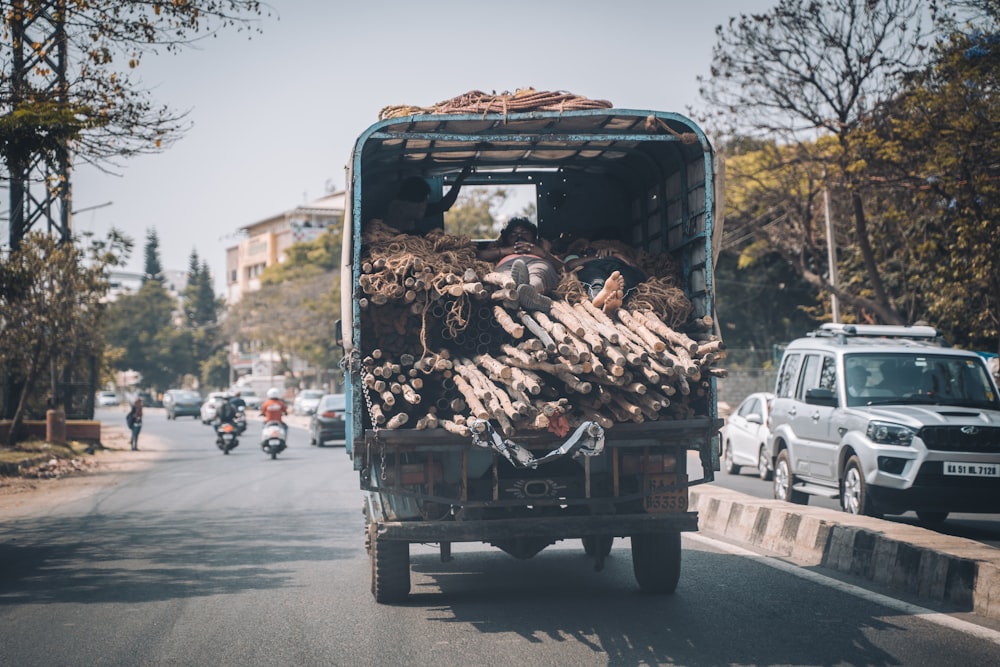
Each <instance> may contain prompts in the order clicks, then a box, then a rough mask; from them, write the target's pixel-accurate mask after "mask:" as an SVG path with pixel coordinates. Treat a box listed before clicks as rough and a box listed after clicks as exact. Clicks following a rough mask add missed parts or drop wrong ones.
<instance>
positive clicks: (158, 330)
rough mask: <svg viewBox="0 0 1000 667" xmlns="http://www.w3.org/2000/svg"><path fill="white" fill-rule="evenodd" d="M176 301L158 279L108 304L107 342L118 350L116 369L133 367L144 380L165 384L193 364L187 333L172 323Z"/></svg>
mask: <svg viewBox="0 0 1000 667" xmlns="http://www.w3.org/2000/svg"><path fill="white" fill-rule="evenodd" d="M176 306H177V302H176V301H175V300H174V298H173V297H172V296H170V294H169V293H168V292H167V290H166V289H165V288H164V287H163V285H162V284H161V283H160V282H159V281H158V280H149V281H147V282H145V283H144V284H143V285H142V287H140V288H139V291H137V292H136V293H134V294H123V295H121V296H119V297H118V299H117V300H115V301H114V302H112V303H111V304H109V306H108V312H107V317H106V320H105V329H104V331H105V336H106V338H107V340H108V343H109V344H110V345H112V346H114V347H116V348H118V349H120V350H121V355H120V356H119V358H118V359H117V361H116V362H115V365H114V367H115V368H116V369H117V370H121V371H125V370H135V371H138V372H139V373H141V374H142V378H143V384H145V385H146V386H155V387H161V388H167V387H169V386H172V385H173V384H174V383H175V382H176V380H177V379H178V378H179V377H180V376H182V375H183V374H184V373H186V372H189V369H190V368H191V367H192V364H193V360H192V359H191V353H190V349H191V344H190V334H189V333H188V332H185V331H184V330H183V329H181V328H179V327H177V326H176V325H175V324H174V320H173V316H174V309H175V308H176Z"/></svg>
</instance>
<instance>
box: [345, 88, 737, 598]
mask: <svg viewBox="0 0 1000 667" xmlns="http://www.w3.org/2000/svg"><path fill="white" fill-rule="evenodd" d="M532 99H535V100H536V102H534V103H532ZM387 109H390V108H387ZM463 170H464V171H466V172H469V171H470V170H471V173H468V174H467V179H466V180H465V183H464V187H466V188H469V187H477V186H481V187H487V186H489V187H513V186H518V187H520V188H522V189H523V186H529V187H530V189H531V190H530V191H531V192H532V193H533V203H534V208H535V211H536V218H537V220H536V222H537V227H538V230H539V232H540V234H541V235H542V236H543V237H545V238H548V239H560V238H561V239H571V238H581V237H582V238H594V237H597V236H599V235H600V234H606V233H607V229H609V228H613V229H614V230H615V232H616V234H617V235H618V238H619V240H620V241H622V242H624V243H625V244H626V245H628V246H629V247H630V248H633V249H634V250H635V251H636V252H638V253H641V256H642V257H643V258H644V259H645V260H646V261H647V264H646V266H647V267H652V268H649V269H648V271H647V272H648V273H657V272H660V271H662V272H665V273H670V274H671V275H670V276H669V278H663V277H662V276H661V277H660V278H662V279H661V280H660V282H658V283H656V284H657V285H659V286H660V287H659V288H658V289H663V290H667V291H671V294H673V296H674V297H675V299H678V300H679V301H680V302H681V304H682V305H681V306H678V307H677V309H676V311H671V312H673V313H674V314H673V315H672V319H671V320H670V321H669V322H667V321H664V319H663V318H662V317H654V316H652V315H653V313H652V311H655V310H656V308H655V307H653V308H650V307H648V306H647V307H646V308H645V309H643V308H641V307H638V308H635V309H633V310H632V311H630V310H629V308H628V307H625V306H623V307H622V308H620V309H619V310H618V313H617V314H613V316H612V317H611V318H610V319H611V320H612V321H610V322H609V321H608V320H604V321H601V320H602V318H601V317H600V315H599V314H598V313H596V312H594V311H595V309H594V308H592V307H590V304H589V302H588V301H587V300H586V299H585V298H584V299H580V300H579V301H577V302H575V303H572V304H571V303H570V302H569V300H568V297H566V301H563V300H562V299H560V298H559V297H558V296H556V297H554V303H553V307H552V310H551V311H550V312H549V313H548V314H545V313H541V314H539V313H532V312H528V311H526V310H525V309H524V308H521V307H519V303H518V301H517V299H516V293H515V294H514V298H513V299H512V298H511V295H510V287H511V285H510V284H509V283H506V282H504V281H505V278H503V277H502V276H501V277H499V278H498V275H497V272H495V271H491V270H490V267H489V266H488V265H487V266H484V265H483V264H482V263H479V262H477V261H476V259H475V258H476V256H477V255H476V254H475V251H476V250H477V249H478V248H480V247H482V246H483V244H484V243H486V242H488V241H489V240H490V239H470V238H467V237H464V236H462V235H460V234H449V233H448V232H447V231H445V230H443V229H441V226H442V224H443V223H442V217H441V215H440V214H437V218H436V220H435V221H434V225H432V229H431V230H430V231H428V232H426V233H422V234H420V235H415V234H406V233H402V232H400V231H399V230H397V229H393V228H392V227H388V226H386V224H385V222H384V220H383V216H384V212H385V210H386V207H387V202H388V201H389V200H391V199H392V198H393V196H394V191H395V188H396V187H397V185H398V184H399V183H400V182H402V181H403V180H404V179H407V178H411V177H413V176H417V177H420V178H422V179H424V180H425V181H426V182H427V184H428V185H429V187H430V189H431V191H432V193H433V194H432V197H431V199H434V198H435V197H440V196H441V193H442V192H444V191H445V188H447V187H448V186H450V185H452V184H453V183H454V182H455V180H456V179H457V178H459V174H460V173H462V172H463ZM346 171H347V178H346V180H347V187H346V189H347V197H346V202H347V203H346V211H345V217H344V225H343V245H342V258H341V259H342V261H341V271H342V273H341V307H342V313H341V317H342V320H341V322H340V323H339V324H338V331H337V336H338V339H339V340H340V342H341V344H342V346H343V351H344V362H343V367H344V371H345V394H346V403H347V406H348V409H347V415H346V422H347V423H346V448H345V449H346V452H347V455H348V456H349V457H350V458H351V460H352V461H353V466H354V469H355V470H356V471H357V472H358V475H359V480H360V488H361V491H362V495H363V501H364V502H363V513H364V518H365V545H366V548H367V550H368V554H369V557H370V560H371V590H372V594H373V596H374V598H375V600H376V601H377V602H378V603H393V602H399V601H402V600H404V599H405V598H406V597H407V595H408V594H409V590H410V545H411V544H418V543H420V544H434V545H438V547H439V550H440V558H441V559H442V561H445V562H447V561H449V560H451V558H452V552H451V548H452V544H454V543H465V542H481V543H485V544H489V545H492V546H494V547H496V548H499V549H501V550H502V551H504V552H506V553H508V554H510V555H512V556H513V557H515V558H519V559H527V558H530V557H532V556H534V555H535V554H537V553H539V552H540V551H541V550H543V549H545V548H546V547H548V546H550V545H553V544H556V543H557V542H560V541H565V540H579V541H580V544H581V546H582V548H583V549H584V551H585V552H586V553H587V554H588V555H589V556H591V557H593V558H594V560H595V569H596V570H601V569H602V567H603V564H604V559H605V558H606V557H607V555H608V554H609V553H610V551H611V548H612V543H613V540H614V539H615V538H625V539H628V540H629V542H630V547H631V555H632V563H633V571H634V574H635V579H636V581H637V585H638V587H639V589H640V590H641V591H642V592H647V593H654V594H665V593H672V592H674V591H675V589H676V586H677V584H678V581H679V578H680V571H681V556H682V548H681V533H682V532H684V531H695V530H697V528H698V516H697V512H694V511H691V509H690V508H689V502H688V501H689V498H688V491H689V488H690V487H691V486H693V485H695V484H703V483H708V482H711V481H713V480H714V472H715V471H718V470H719V429H720V427H721V420H720V419H719V418H718V408H717V399H716V379H717V378H718V377H721V376H724V374H725V370H724V369H721V368H718V367H716V365H715V364H717V363H718V361H719V360H720V359H722V358H724V352H722V350H724V345H722V342H721V339H720V336H719V332H718V325H717V320H716V318H715V317H714V315H715V313H714V291H713V263H714V260H715V253H714V250H715V248H716V247H717V241H718V235H719V232H720V231H721V226H720V225H719V224H718V222H717V221H720V219H721V218H720V215H719V209H720V207H721V201H722V200H721V192H720V189H719V182H720V181H721V178H719V174H718V172H719V171H720V169H719V168H718V165H717V156H716V155H715V153H714V151H713V148H712V146H711V144H710V142H709V140H708V138H707V137H706V136H705V134H704V132H703V131H702V130H701V129H700V128H699V127H698V126H697V125H696V124H695V123H694V122H692V121H691V120H690V119H688V118H686V117H684V116H682V115H680V114H677V113H673V112H666V111H656V110H634V109H619V108H615V107H614V106H613V105H612V104H611V103H609V102H604V101H602V100H590V99H588V98H581V97H576V96H572V95H569V94H564V93H559V94H555V93H553V94H548V95H545V94H542V93H537V92H535V93H532V94H531V95H528V96H524V95H522V94H520V91H519V93H518V94H516V95H510V94H503V95H493V96H490V95H485V94H482V93H476V94H466V95H464V96H459V97H458V98H455V99H454V100H451V101H449V102H448V103H442V104H440V105H437V106H436V107H431V108H415V107H405V108H397V109H395V110H393V109H390V113H386V110H383V114H382V116H381V117H380V119H379V120H378V121H377V122H375V123H374V124H372V125H371V126H370V127H368V128H367V129H365V130H364V131H363V132H362V133H361V134H360V136H359V137H358V139H357V140H356V143H355V145H354V148H353V151H352V153H351V155H350V159H349V161H348V164H347V166H346ZM462 178H465V175H463V176H462ZM456 258H457V259H456ZM456 261H457V266H456V265H455V263H456ZM463 266H464V270H463ZM657 267H659V268H657ZM665 285H666V287H664V286H665ZM650 289H651V290H652V288H650ZM628 304H629V301H626V306H628ZM574 314H575V315H578V316H579V318H578V321H577V320H574V318H573V315H574ZM588 317H591V318H592V321H590V322H589V323H585V322H584V320H586V319H587V318H588ZM668 319H669V318H668ZM578 325H579V326H578ZM584 325H585V326H584ZM629 345H631V346H632V347H631V349H630V348H629ZM689 454H690V457H689ZM689 460H691V461H693V463H689ZM689 467H690V468H692V469H691V470H689ZM699 468H700V470H699Z"/></svg>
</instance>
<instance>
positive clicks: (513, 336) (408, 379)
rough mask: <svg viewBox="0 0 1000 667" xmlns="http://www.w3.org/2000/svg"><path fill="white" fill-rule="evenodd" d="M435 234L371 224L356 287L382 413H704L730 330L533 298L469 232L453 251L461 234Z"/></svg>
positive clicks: (566, 420) (411, 423)
mask: <svg viewBox="0 0 1000 667" xmlns="http://www.w3.org/2000/svg"><path fill="white" fill-rule="evenodd" d="M435 234H436V233H432V234H429V235H428V237H427V238H423V237H412V236H405V235H397V236H393V235H391V234H387V233H386V232H385V230H384V229H383V230H381V235H380V236H379V235H373V236H371V237H367V236H366V243H365V246H364V251H363V254H364V257H363V263H362V272H361V276H360V279H359V284H358V285H357V287H356V289H357V298H358V300H359V304H360V306H361V309H362V311H361V321H362V336H361V341H362V346H363V347H362V360H361V365H362V378H363V379H362V382H363V386H364V388H365V391H366V392H367V398H368V399H369V402H370V406H371V407H370V415H369V416H370V419H371V422H372V424H373V425H375V426H376V427H378V428H387V429H397V428H416V429H427V428H443V429H446V430H447V431H450V432H453V433H457V434H462V435H469V428H468V426H467V423H468V422H469V421H470V420H471V419H489V420H492V421H493V422H494V424H495V425H496V426H497V427H499V429H500V430H501V431H502V432H503V433H505V434H506V435H508V436H510V435H512V434H514V433H517V432H518V431H523V430H539V429H549V430H551V431H553V432H556V433H558V434H559V435H562V434H564V433H565V432H566V431H568V430H569V429H570V428H575V427H576V426H577V425H578V424H579V423H580V422H581V421H584V420H592V421H595V422H597V423H599V424H601V425H602V426H603V427H605V428H610V427H612V426H613V425H614V424H616V423H623V422H642V421H646V420H662V419H686V418H689V417H691V416H695V415H699V414H707V410H708V405H709V403H708V400H707V399H708V392H709V391H710V383H709V381H708V379H709V377H710V376H712V375H717V376H721V375H724V373H725V372H724V370H722V369H719V368H716V367H715V364H716V362H717V361H719V360H720V359H722V358H723V357H724V354H725V353H724V347H723V345H722V343H721V341H719V340H713V339H712V337H711V336H710V335H708V334H707V333H701V334H695V333H693V332H692V331H689V333H691V336H694V337H691V336H689V335H688V334H686V333H681V332H678V331H675V330H674V329H672V328H670V327H669V326H667V325H666V324H664V322H663V320H662V319H661V318H659V317H657V316H656V315H654V314H653V313H651V312H649V311H646V310H634V311H630V310H628V309H627V308H626V307H623V308H620V309H618V311H617V312H616V313H614V315H613V316H609V315H607V314H605V313H604V312H603V311H601V310H600V309H598V308H596V307H594V306H593V305H592V304H591V303H590V302H589V301H588V300H587V299H580V300H579V301H577V302H576V303H570V302H569V301H567V300H559V299H556V300H553V305H552V308H551V310H550V311H549V312H548V313H543V312H540V311H527V310H524V309H522V308H521V307H520V305H519V303H518V300H517V293H516V291H515V285H514V283H513V280H512V279H511V277H510V275H509V274H506V273H498V272H494V271H493V270H492V265H490V264H487V263H484V262H479V261H477V260H476V259H475V247H474V245H473V244H471V242H468V241H467V240H464V242H465V243H467V244H468V250H469V252H468V253H465V252H461V253H458V255H459V256H457V257H456V256H455V255H456V251H455V246H456V245H457V246H459V247H460V246H461V245H462V242H461V241H459V242H458V243H455V242H454V239H455V237H449V239H450V240H449V243H448V245H449V246H450V247H451V249H450V250H449V251H448V252H446V253H437V252H436V251H435V248H440V247H441V245H442V243H441V238H440V237H441V236H446V235H443V234H440V235H437V236H436V235H435ZM401 244H402V245H401ZM390 254H391V258H390V256H389V255H390ZM696 325H700V326H701V327H702V331H703V332H704V330H705V329H706V328H708V327H710V325H711V323H710V322H709V321H707V318H703V319H702V321H700V322H698V323H696ZM696 339H697V340H696Z"/></svg>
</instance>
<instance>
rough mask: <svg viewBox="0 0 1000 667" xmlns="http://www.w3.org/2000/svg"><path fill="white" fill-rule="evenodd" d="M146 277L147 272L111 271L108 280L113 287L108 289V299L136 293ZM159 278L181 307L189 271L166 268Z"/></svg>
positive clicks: (112, 299) (111, 299)
mask: <svg viewBox="0 0 1000 667" xmlns="http://www.w3.org/2000/svg"><path fill="white" fill-rule="evenodd" d="M145 278H146V274H145V273H137V272H135V271H109V272H108V282H109V283H110V285H111V287H110V288H109V289H108V295H107V297H106V300H107V301H114V300H115V299H117V298H118V297H119V296H121V295H122V294H135V293H136V292H138V291H139V288H140V287H142V283H143V281H144V280H145ZM159 278H160V282H161V283H162V284H163V288H164V289H166V290H167V293H168V294H170V296H172V297H174V299H176V300H177V302H178V309H179V308H180V300H181V295H182V294H183V293H184V288H185V287H187V278H188V275H187V271H169V270H165V271H163V273H161V274H159Z"/></svg>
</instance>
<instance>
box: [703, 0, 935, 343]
mask: <svg viewBox="0 0 1000 667" xmlns="http://www.w3.org/2000/svg"><path fill="white" fill-rule="evenodd" d="M924 11H925V7H924V4H923V3H922V2H920V1H919V0H881V1H879V2H871V1H870V0H779V2H778V4H777V6H776V7H775V8H774V9H772V10H771V11H770V12H768V13H765V14H754V15H740V17H739V18H737V19H733V20H731V21H730V23H729V25H728V27H727V28H724V27H722V26H719V27H718V28H717V29H716V35H717V39H718V41H717V44H716V46H715V47H714V50H713V64H712V78H711V80H709V81H708V82H704V85H703V87H702V91H701V92H702V94H703V96H704V97H705V98H706V100H707V101H708V102H709V105H710V106H712V107H714V108H717V109H718V110H719V114H720V117H724V118H725V119H726V121H727V122H729V123H730V124H731V125H732V130H731V131H733V132H734V133H735V132H738V131H739V132H740V133H749V134H752V135H756V136H757V137H758V138H762V139H770V140H772V141H773V142H774V143H775V144H776V145H779V146H787V147H789V148H788V150H789V151H790V153H791V156H792V157H793V159H794V161H795V163H796V164H805V163H806V162H816V163H817V164H823V165H825V166H826V167H827V170H828V171H827V173H826V174H825V175H824V176H823V177H822V181H819V182H818V183H817V184H818V185H819V186H827V185H828V184H829V186H831V187H828V191H829V192H830V193H831V194H832V195H837V194H839V193H842V194H843V197H845V198H846V199H847V203H845V204H843V205H842V208H843V209H844V210H846V211H849V212H850V217H851V219H852V223H853V224H852V228H851V237H850V239H851V247H853V248H856V249H857V251H858V252H859V254H860V257H861V263H862V266H863V267H864V273H865V278H866V280H865V281H864V284H865V285H866V286H867V288H868V289H869V290H870V298H866V297H862V296H861V295H859V294H857V293H852V292H849V291H847V290H843V289H841V290H840V291H839V292H837V290H835V289H834V287H833V286H832V285H831V284H830V282H829V281H828V280H819V281H814V282H815V284H816V285H817V287H820V288H822V289H824V290H826V291H833V292H837V293H838V296H840V297H841V298H844V299H847V300H852V299H854V300H858V299H864V303H865V304H866V305H867V306H868V307H869V308H870V309H871V310H872V311H873V312H874V313H875V315H877V317H878V318H879V319H881V320H882V321H885V322H889V323H903V318H902V317H901V315H900V313H899V311H898V309H897V308H896V305H895V304H894V303H893V301H892V299H891V298H890V295H889V294H888V293H887V291H886V289H885V286H884V284H883V278H882V273H881V270H880V267H879V266H878V263H877V261H876V257H875V254H874V252H873V250H872V241H871V235H870V230H869V227H868V226H869V220H868V217H867V214H866V209H865V181H864V178H863V175H864V169H863V167H864V165H863V164H861V163H859V162H858V161H857V150H856V146H855V144H854V143H853V141H854V137H855V134H854V133H855V131H856V130H857V128H858V126H859V124H860V123H861V122H862V121H863V120H864V119H866V118H867V117H869V116H870V114H871V113H872V112H873V110H875V109H878V108H879V107H880V106H881V105H882V104H884V103H885V101H886V100H888V99H891V98H892V96H893V95H895V94H896V93H897V92H898V91H899V90H900V87H901V81H902V76H903V75H904V74H905V73H907V72H909V71H912V70H913V69H915V68H916V67H917V66H918V65H920V64H921V63H922V60H921V59H922V58H924V48H925V37H924V32H923V28H922V24H921V18H922V12H924ZM825 138H830V139H831V141H829V142H828V141H823V139H825ZM817 149H818V150H817ZM785 150H786V149H784V148H781V149H779V154H780V153H781V152H783V151H785ZM775 164H777V165H783V164H785V163H783V162H778V163H775ZM821 189H822V187H815V190H816V191H817V192H818V191H820V190H821ZM808 198H809V199H810V200H812V201H815V193H812V194H809V195H808ZM814 210H815V209H814ZM809 227H810V229H811V225H810V226H809ZM787 231H788V230H785V229H781V228H778V227H774V228H772V231H771V232H770V238H776V237H778V236H781V235H782V234H785V233H787ZM811 242H812V240H811V239H803V243H802V245H803V246H805V245H809V244H810V243H811ZM809 261H810V263H813V264H814V266H815V268H814V269H810V271H809V272H808V273H804V274H803V275H804V276H807V277H808V276H810V275H811V276H817V275H823V274H828V271H824V270H823V269H822V266H823V264H825V262H826V260H825V258H824V257H823V256H822V255H821V254H815V255H813V256H811V257H810V258H809ZM798 266H799V268H800V269H801V268H804V267H806V266H808V264H807V263H799V264H798Z"/></svg>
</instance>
